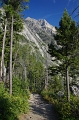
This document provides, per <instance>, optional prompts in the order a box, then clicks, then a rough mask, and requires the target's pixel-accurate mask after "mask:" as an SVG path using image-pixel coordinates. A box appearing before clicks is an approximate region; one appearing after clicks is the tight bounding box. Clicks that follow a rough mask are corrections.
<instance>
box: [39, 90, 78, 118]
mask: <svg viewBox="0 0 79 120" xmlns="http://www.w3.org/2000/svg"><path fill="white" fill-rule="evenodd" d="M41 94H42V96H43V98H44V99H45V100H47V101H48V102H49V103H52V104H53V105H54V107H55V110H56V111H57V113H58V116H59V120H79V98H78V97H73V96H72V98H71V101H70V102H67V100H66V98H62V99H60V100H58V99H56V97H54V96H53V91H49V90H43V91H42V93H41Z"/></svg>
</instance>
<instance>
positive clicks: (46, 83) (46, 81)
mask: <svg viewBox="0 0 79 120" xmlns="http://www.w3.org/2000/svg"><path fill="white" fill-rule="evenodd" d="M47 51H48V48H47ZM47 51H46V52H47ZM47 87H48V53H46V70H45V89H47Z"/></svg>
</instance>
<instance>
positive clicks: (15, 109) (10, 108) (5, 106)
mask: <svg viewBox="0 0 79 120" xmlns="http://www.w3.org/2000/svg"><path fill="white" fill-rule="evenodd" d="M18 89H19V88H18ZM15 93H16V92H15ZM28 110H29V104H28V97H27V93H26V96H24V95H22V93H21V95H20V96H19V94H18V95H17V94H15V96H13V95H12V96H11V95H9V93H8V92H7V91H5V89H4V83H0V120H18V117H17V116H18V115H19V114H21V113H27V112H28Z"/></svg>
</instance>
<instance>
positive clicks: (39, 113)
mask: <svg viewBox="0 0 79 120" xmlns="http://www.w3.org/2000/svg"><path fill="white" fill-rule="evenodd" d="M29 102H30V105H31V107H30V112H29V113H28V114H25V115H22V116H21V118H20V120H58V119H57V114H56V113H55V111H54V108H53V106H52V105H51V104H48V103H47V102H45V101H44V100H43V98H42V97H41V95H39V94H31V95H30V100H29Z"/></svg>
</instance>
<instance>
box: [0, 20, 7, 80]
mask: <svg viewBox="0 0 79 120" xmlns="http://www.w3.org/2000/svg"><path fill="white" fill-rule="evenodd" d="M6 29H7V21H6V20H5V28H4V36H3V44H2V60H1V78H2V81H5V74H6V73H5V69H4V68H5V66H4V51H5V39H6Z"/></svg>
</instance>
